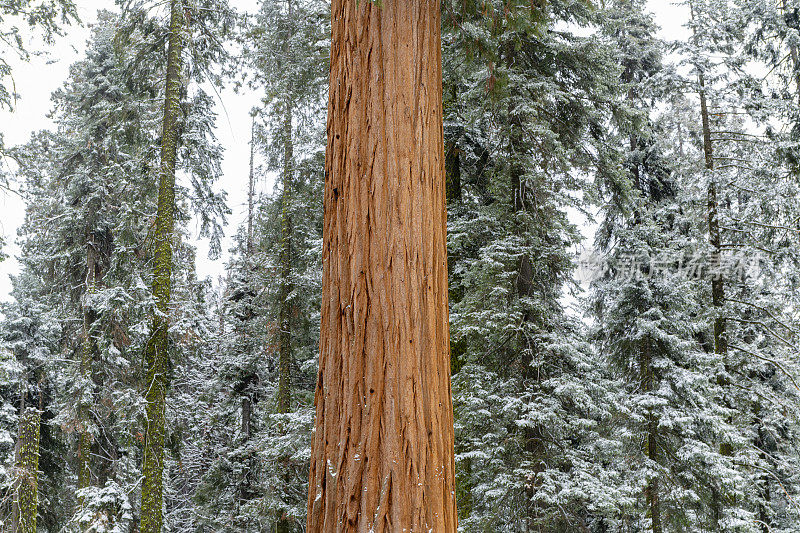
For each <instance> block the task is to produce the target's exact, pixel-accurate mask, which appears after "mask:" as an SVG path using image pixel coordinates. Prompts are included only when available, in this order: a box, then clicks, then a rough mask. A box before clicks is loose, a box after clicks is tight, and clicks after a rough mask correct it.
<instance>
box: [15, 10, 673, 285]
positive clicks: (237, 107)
mask: <svg viewBox="0 0 800 533" xmlns="http://www.w3.org/2000/svg"><path fill="white" fill-rule="evenodd" d="M231 3H232V4H233V5H234V6H235V7H237V8H238V9H242V10H249V11H253V10H254V9H255V7H256V5H257V0H232V1H231ZM76 4H77V6H78V13H79V15H80V17H81V19H82V21H83V22H84V24H90V23H92V22H93V21H94V20H96V12H97V10H98V9H108V8H109V2H107V1H100V0H76ZM649 5H650V9H651V10H652V12H653V13H654V14H655V20H656V22H657V23H658V24H659V26H661V28H662V30H661V36H662V37H664V38H666V39H678V38H682V37H684V36H685V35H686V30H685V28H683V27H682V25H683V23H684V22H685V21H686V20H687V18H688V17H687V12H686V9H685V8H684V7H683V6H676V5H673V4H672V3H671V2H669V1H666V0H649ZM89 35H90V30H89V28H87V27H86V26H85V25H84V26H73V27H69V28H67V29H66V35H65V36H64V37H63V38H60V39H58V40H57V42H56V45H55V46H53V47H48V48H49V50H50V51H49V53H48V55H46V56H44V55H42V56H37V57H33V58H32V59H31V61H30V62H28V63H25V62H22V61H19V60H18V59H16V58H13V57H12V58H6V59H7V60H8V61H9V63H11V65H12V67H13V69H14V71H13V76H14V83H15V85H16V91H17V92H18V93H19V94H20V95H21V98H20V100H19V101H18V102H17V104H16V109H15V111H14V113H9V112H7V111H0V131H2V133H3V136H4V139H5V143H6V146H13V145H15V144H20V143H24V142H26V141H27V140H28V138H29V137H30V134H31V133H32V132H34V131H38V130H41V129H45V128H48V127H50V126H52V121H51V120H50V119H48V118H47V114H48V113H49V112H50V110H51V102H50V94H51V93H52V92H53V91H55V90H56V89H57V88H58V87H60V86H61V84H63V82H64V81H65V80H66V79H67V74H68V71H69V66H70V64H71V63H73V62H75V61H78V60H80V59H82V58H83V52H84V49H85V43H86V41H87V39H88V38H89ZM31 48H32V49H36V48H42V46H41V44H40V43H36V42H34V43H32V44H31ZM221 97H222V100H223V101H224V104H225V105H224V110H223V108H222V107H221V106H220V105H219V102H218V105H217V108H218V109H217V111H218V115H219V116H218V121H217V137H218V138H219V140H220V142H221V143H222V145H223V146H224V147H225V159H224V161H223V164H222V170H223V177H222V179H221V181H220V183H219V184H218V186H219V188H221V189H223V190H225V191H227V193H228V205H229V207H230V208H231V210H232V211H233V214H232V215H231V217H230V218H229V221H228V226H227V228H226V230H225V233H226V242H224V243H223V252H225V253H227V250H228V248H229V246H230V235H232V234H234V233H235V231H236V228H237V227H238V226H239V225H240V224H241V223H242V222H243V221H244V220H245V217H246V215H247V176H248V165H249V147H248V142H249V140H250V116H249V112H250V109H252V107H253V106H254V105H256V104H257V103H258V100H259V95H258V94H254V93H252V92H243V93H240V94H236V93H234V92H233V91H232V90H227V91H223V92H222V93H221ZM259 190H261V191H266V192H271V190H272V183H261V184H259ZM24 214H25V211H24V205H23V203H22V200H21V199H20V198H19V196H17V195H15V194H13V193H8V192H0V234H2V235H3V238H4V239H5V241H6V247H5V248H4V250H3V252H5V253H6V254H7V255H9V257H8V259H6V260H5V261H2V262H0V300H8V299H10V296H9V292H10V290H11V281H10V279H9V275H10V274H15V273H17V272H18V270H19V263H18V262H17V261H16V258H15V257H14V256H15V255H16V254H17V253H18V252H19V248H18V246H17V245H16V242H15V241H16V238H17V228H18V227H19V225H20V224H21V223H22V221H23V218H24ZM196 229H197V228H196V227H192V228H190V230H192V231H195V232H196ZM197 246H198V253H197V257H198V264H197V271H198V275H199V276H200V277H205V276H211V277H212V278H216V277H217V276H219V275H222V274H223V273H224V263H225V261H226V259H227V257H226V255H225V253H224V254H223V257H222V258H220V259H219V260H217V261H210V260H208V259H207V250H208V247H207V243H206V242H204V241H198V243H197Z"/></svg>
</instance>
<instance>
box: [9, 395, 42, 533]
mask: <svg viewBox="0 0 800 533" xmlns="http://www.w3.org/2000/svg"><path fill="white" fill-rule="evenodd" d="M40 422H41V413H40V411H39V410H38V409H36V408H35V407H31V406H26V405H25V401H24V399H23V400H22V407H21V409H20V414H19V436H18V439H17V446H16V454H15V455H16V480H15V482H14V509H13V520H12V531H13V532H14V533H36V518H37V515H38V508H39V487H38V471H39V424H40Z"/></svg>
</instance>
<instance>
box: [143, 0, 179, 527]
mask: <svg viewBox="0 0 800 533" xmlns="http://www.w3.org/2000/svg"><path fill="white" fill-rule="evenodd" d="M170 11H171V16H170V25H169V31H170V34H169V47H168V51H167V83H166V90H165V95H164V122H163V128H162V133H161V169H160V174H159V180H158V211H157V213H156V228H155V263H154V269H153V296H154V297H155V301H156V308H155V309H154V312H153V326H152V328H153V330H152V335H151V338H150V340H149V342H148V343H147V348H146V352H145V363H146V366H147V370H146V374H145V383H144V386H145V391H146V392H145V400H146V402H147V411H146V412H147V434H146V437H145V444H144V465H143V467H142V471H143V473H144V481H143V483H142V518H141V533H160V532H161V529H162V526H163V522H164V517H163V510H162V507H163V500H164V494H163V475H164V437H165V434H166V427H165V416H164V410H165V406H166V396H167V388H168V386H169V376H168V374H167V372H168V344H169V312H170V310H169V304H170V285H171V278H172V237H173V231H174V229H175V213H174V208H175V158H176V153H177V144H178V116H179V113H180V93H181V51H182V48H183V40H182V35H181V32H182V31H183V5H182V2H181V0H171V1H170Z"/></svg>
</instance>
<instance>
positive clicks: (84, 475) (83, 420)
mask: <svg viewBox="0 0 800 533" xmlns="http://www.w3.org/2000/svg"><path fill="white" fill-rule="evenodd" d="M97 246H98V245H97V242H96V240H95V238H94V236H92V235H90V236H89V238H88V239H87V242H86V280H85V284H86V292H85V294H84V298H86V299H88V298H91V296H92V295H93V294H94V292H95V290H96V289H97V284H98V281H99V280H100V279H101V278H102V270H101V265H100V257H99V253H98V251H97ZM82 312H83V339H82V344H81V363H80V371H81V378H82V379H83V388H82V397H81V400H80V404H79V407H78V418H79V420H78V423H79V428H80V434H79V436H78V488H79V489H84V488H86V487H89V486H90V485H91V484H92V464H91V454H92V446H93V445H94V436H93V435H92V433H91V431H90V430H89V426H90V425H91V423H90V420H89V417H90V409H91V402H89V401H88V400H87V397H88V396H89V394H90V393H91V389H92V388H93V385H94V383H93V381H94V380H93V377H94V375H93V372H92V367H93V363H94V360H95V357H96V355H97V340H96V339H95V338H94V337H93V336H92V331H91V329H92V325H93V324H94V321H95V320H96V318H97V317H96V313H95V312H94V311H93V310H92V309H91V303H90V302H84V304H83V310H82ZM81 503H82V502H81Z"/></svg>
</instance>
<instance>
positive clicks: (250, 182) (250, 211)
mask: <svg viewBox="0 0 800 533" xmlns="http://www.w3.org/2000/svg"><path fill="white" fill-rule="evenodd" d="M255 145H256V116H255V114H254V115H253V122H252V124H251V125H250V174H249V175H248V179H247V244H246V248H245V251H246V254H247V259H248V262H249V261H250V260H252V258H253V257H252V256H253V217H254V215H255V173H254V169H253V158H254V155H255ZM248 266H249V265H248Z"/></svg>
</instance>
